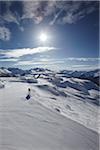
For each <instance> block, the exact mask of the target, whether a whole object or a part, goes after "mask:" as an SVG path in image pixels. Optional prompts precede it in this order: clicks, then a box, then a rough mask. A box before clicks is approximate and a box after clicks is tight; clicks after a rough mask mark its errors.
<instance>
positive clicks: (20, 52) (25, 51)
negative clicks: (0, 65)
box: [0, 47, 56, 58]
mask: <svg viewBox="0 0 100 150" xmlns="http://www.w3.org/2000/svg"><path fill="white" fill-rule="evenodd" d="M55 49H56V48H55V47H36V48H22V49H13V50H0V54H1V55H3V56H5V57H8V58H19V57H22V56H25V55H33V54H37V53H43V52H48V51H52V50H55Z"/></svg>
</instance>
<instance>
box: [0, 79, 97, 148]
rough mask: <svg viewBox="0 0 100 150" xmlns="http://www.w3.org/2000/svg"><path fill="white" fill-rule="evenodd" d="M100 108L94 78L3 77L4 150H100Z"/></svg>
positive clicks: (0, 136) (0, 139)
mask: <svg viewBox="0 0 100 150" xmlns="http://www.w3.org/2000/svg"><path fill="white" fill-rule="evenodd" d="M28 88H30V89H31V98H30V100H26V99H25V97H26V95H27V92H28ZM98 104H99V89H98V86H97V85H96V84H94V83H93V82H91V81H89V80H82V79H78V78H65V77H62V78H61V77H52V78H51V77H47V78H46V77H44V76H41V77H40V78H38V79H34V78H33V77H10V78H6V77H5V78H1V81H0V150H99V133H98V132H99V121H98V120H99V119H98V114H99V106H98Z"/></svg>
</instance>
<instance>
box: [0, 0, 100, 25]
mask: <svg viewBox="0 0 100 150" xmlns="http://www.w3.org/2000/svg"><path fill="white" fill-rule="evenodd" d="M1 4H2V3H1ZM5 4H6V8H5V9H6V11H5V12H4V13H3V15H1V19H0V22H1V23H4V22H8V23H11V22H14V23H16V24H17V25H18V26H19V27H20V25H21V22H22V20H24V19H31V20H33V21H34V23H36V24H39V23H41V22H42V21H44V19H45V18H48V20H49V21H48V22H49V24H50V25H53V24H55V23H58V24H67V23H68V24H73V23H76V22H77V21H78V20H80V19H82V18H84V17H85V16H86V15H88V14H90V13H92V12H93V11H95V10H96V9H98V5H99V3H98V2H97V1H55V0H52V1H41V0H38V1H19V2H16V6H18V7H20V9H21V13H20V11H19V9H17V7H14V2H13V1H10V2H6V1H5ZM1 7H2V5H1ZM13 7H14V8H15V9H13V11H12V9H11V8H13ZM1 11H2V10H1Z"/></svg>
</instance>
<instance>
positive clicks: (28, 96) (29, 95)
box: [26, 88, 31, 100]
mask: <svg viewBox="0 0 100 150" xmlns="http://www.w3.org/2000/svg"><path fill="white" fill-rule="evenodd" d="M30 98H31V89H30V88H28V94H27V96H26V99H27V100H29V99H30Z"/></svg>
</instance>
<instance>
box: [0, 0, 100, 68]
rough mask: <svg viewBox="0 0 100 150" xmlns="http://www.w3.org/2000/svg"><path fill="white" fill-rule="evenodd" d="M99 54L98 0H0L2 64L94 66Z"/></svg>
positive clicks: (29, 66)
mask: <svg viewBox="0 0 100 150" xmlns="http://www.w3.org/2000/svg"><path fill="white" fill-rule="evenodd" d="M41 33H42V34H44V35H45V36H46V40H45V41H43V39H41ZM98 57H99V1H35V2H32V1H0V66H1V67H2V66H3V67H20V68H24V69H25V68H26V69H28V68H32V67H46V68H52V69H76V70H79V69H94V68H97V66H98V60H99V58H98Z"/></svg>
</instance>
